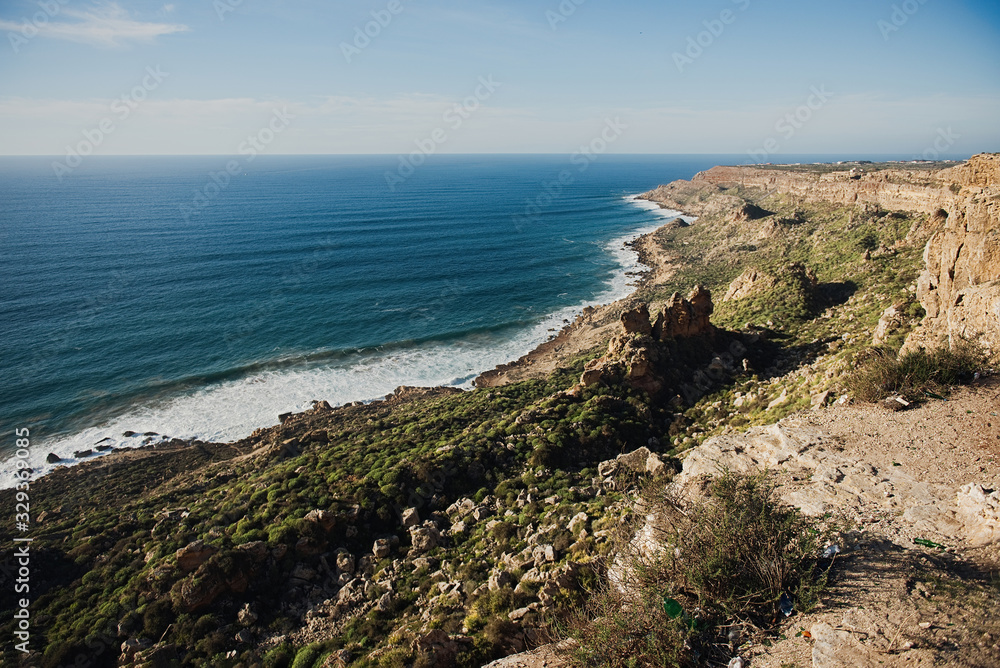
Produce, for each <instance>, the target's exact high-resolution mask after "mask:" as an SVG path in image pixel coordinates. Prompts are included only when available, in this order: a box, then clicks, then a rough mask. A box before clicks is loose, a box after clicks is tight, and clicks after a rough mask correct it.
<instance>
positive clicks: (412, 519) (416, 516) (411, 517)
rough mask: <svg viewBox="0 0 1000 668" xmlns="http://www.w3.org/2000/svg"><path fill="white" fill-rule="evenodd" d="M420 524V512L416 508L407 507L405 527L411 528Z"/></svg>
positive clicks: (404, 516)
mask: <svg viewBox="0 0 1000 668" xmlns="http://www.w3.org/2000/svg"><path fill="white" fill-rule="evenodd" d="M418 524H420V513H418V512H417V509H416V508H407V509H406V510H404V511H403V528H404V529H409V528H410V527H415V526H417V525H418Z"/></svg>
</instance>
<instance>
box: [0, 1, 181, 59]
mask: <svg viewBox="0 0 1000 668" xmlns="http://www.w3.org/2000/svg"><path fill="white" fill-rule="evenodd" d="M166 7H171V8H172V6H171V5H166V6H165V8H166ZM62 16H65V17H68V18H71V19H76V20H75V21H64V20H58V19H60V18H61V17H62ZM22 27H23V24H21V23H16V22H12V21H2V20H0V30H10V31H16V32H20V31H21V29H22ZM35 27H36V28H37V30H38V35H40V36H42V37H49V38H51V39H63V40H67V41H71V42H80V43H82V44H91V45H94V46H101V47H109V48H117V47H122V46H126V45H127V44H129V43H131V42H151V41H153V40H154V39H156V38H157V37H160V36H161V35H170V34H173V33H177V32H184V31H186V30H188V29H189V28H188V27H187V26H186V25H183V24H180V23H155V22H150V21H136V20H134V19H132V18H131V17H130V16H129V13H128V11H127V10H125V9H124V8H122V7H121V6H120V5H119V4H118V3H116V2H107V3H102V4H99V5H95V6H93V7H91V8H88V9H84V10H79V9H73V8H70V7H67V8H65V9H63V10H62V11H61V12H60V14H59V16H57V17H54V18H53V19H52V20H50V21H48V22H46V23H44V24H36V26H35Z"/></svg>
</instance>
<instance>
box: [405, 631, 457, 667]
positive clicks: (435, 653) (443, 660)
mask: <svg viewBox="0 0 1000 668" xmlns="http://www.w3.org/2000/svg"><path fill="white" fill-rule="evenodd" d="M458 649H459V647H458V643H457V642H456V641H455V640H453V639H452V638H451V636H449V635H448V634H447V633H446V632H445V631H442V630H441V629H434V630H433V631H431V632H430V633H428V634H427V635H425V636H421V637H420V638H417V639H416V640H415V641H414V643H413V650H414V651H415V652H416V653H417V655H418V656H420V657H421V658H423V662H422V664H421V665H429V666H438V667H440V668H450V667H451V666H454V665H455V659H457V658H458Z"/></svg>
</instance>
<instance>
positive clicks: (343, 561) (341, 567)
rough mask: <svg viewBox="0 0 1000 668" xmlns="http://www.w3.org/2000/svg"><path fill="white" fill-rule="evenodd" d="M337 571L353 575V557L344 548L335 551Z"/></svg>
mask: <svg viewBox="0 0 1000 668" xmlns="http://www.w3.org/2000/svg"><path fill="white" fill-rule="evenodd" d="M337 570H338V571H340V572H341V573H354V555H353V554H351V553H350V552H348V551H347V550H345V549H344V548H340V549H339V550H337Z"/></svg>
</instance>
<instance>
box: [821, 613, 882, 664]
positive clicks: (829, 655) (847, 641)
mask: <svg viewBox="0 0 1000 668" xmlns="http://www.w3.org/2000/svg"><path fill="white" fill-rule="evenodd" d="M809 632H810V634H811V635H812V638H813V650H812V665H813V668H857V667H858V666H877V665H878V664H879V663H882V662H881V661H879V660H878V655H877V653H876V652H874V651H873V650H871V649H870V648H868V647H865V646H864V645H862V644H861V643H860V642H858V640H857V639H856V638H855V637H854V636H853V635H852V634H851V633H849V632H847V631H838V630H836V629H834V628H833V627H832V626H830V625H829V624H826V623H819V624H813V626H812V628H811V629H810V630H809Z"/></svg>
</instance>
